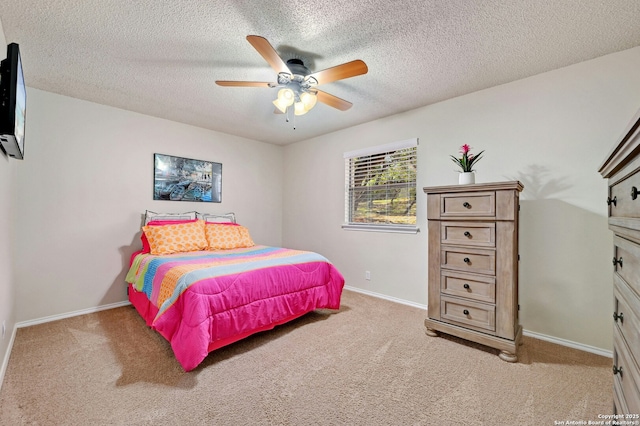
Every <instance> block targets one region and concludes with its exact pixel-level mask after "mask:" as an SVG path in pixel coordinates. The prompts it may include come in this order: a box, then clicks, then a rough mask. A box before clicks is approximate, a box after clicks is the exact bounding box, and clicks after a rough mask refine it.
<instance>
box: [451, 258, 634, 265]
mask: <svg viewBox="0 0 640 426" xmlns="http://www.w3.org/2000/svg"><path fill="white" fill-rule="evenodd" d="M462 260H463V261H464V263H466V264H470V263H471V259H469V258H468V257H465V258H464V259H462ZM620 260H622V258H621V259H620ZM620 264H621V265H622V263H620Z"/></svg>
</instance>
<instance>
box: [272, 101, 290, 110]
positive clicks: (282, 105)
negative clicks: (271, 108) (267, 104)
mask: <svg viewBox="0 0 640 426" xmlns="http://www.w3.org/2000/svg"><path fill="white" fill-rule="evenodd" d="M273 104H274V105H275V106H276V108H278V109H279V110H280V112H281V113H283V114H286V113H287V108H288V105H284V104H282V103H281V102H280V99H276V100H275V101H273Z"/></svg>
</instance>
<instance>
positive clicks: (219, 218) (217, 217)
mask: <svg viewBox="0 0 640 426" xmlns="http://www.w3.org/2000/svg"><path fill="white" fill-rule="evenodd" d="M198 219H202V220H204V221H205V222H229V223H236V215H235V213H226V214H213V213H198Z"/></svg>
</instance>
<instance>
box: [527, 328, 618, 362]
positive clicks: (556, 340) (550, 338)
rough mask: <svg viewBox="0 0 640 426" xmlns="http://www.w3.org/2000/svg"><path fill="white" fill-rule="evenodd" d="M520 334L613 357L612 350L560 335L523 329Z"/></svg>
mask: <svg viewBox="0 0 640 426" xmlns="http://www.w3.org/2000/svg"><path fill="white" fill-rule="evenodd" d="M522 334H524V335H525V336H528V337H533V338H534V339H539V340H544V341H546V342H551V343H555V344H557V345H561V346H567V347H569V348H573V349H578V350H581V351H584V352H589V353H592V354H596V355H601V356H606V357H608V358H613V351H608V350H606V349H601V348H596V347H595V346H589V345H585V344H584V343H578V342H573V341H571V340H566V339H561V338H560V337H553V336H547V335H546V334H540V333H536V332H534V331H527V330H523V331H522Z"/></svg>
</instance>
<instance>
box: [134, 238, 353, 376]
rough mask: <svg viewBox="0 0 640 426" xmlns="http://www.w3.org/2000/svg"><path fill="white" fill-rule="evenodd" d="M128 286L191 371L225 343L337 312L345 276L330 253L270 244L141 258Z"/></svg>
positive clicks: (143, 255)
mask: <svg viewBox="0 0 640 426" xmlns="http://www.w3.org/2000/svg"><path fill="white" fill-rule="evenodd" d="M126 281H127V282H128V283H130V284H131V286H132V287H133V289H134V290H135V291H137V292H141V293H143V294H144V295H145V296H146V299H148V301H149V302H150V304H151V305H153V306H154V307H155V308H156V309H152V310H151V312H153V318H145V319H146V320H147V322H148V323H149V324H150V325H151V327H152V328H154V329H156V330H157V331H158V332H159V333H160V334H162V335H163V336H164V337H165V338H166V339H167V340H168V341H169V342H171V346H172V348H173V351H174V353H175V354H176V358H177V359H178V361H179V362H180V363H181V364H182V366H183V367H184V368H185V370H187V371H189V370H191V369H193V368H195V367H196V366H197V365H198V364H199V363H200V362H201V361H202V360H203V359H204V358H205V357H206V355H207V354H208V353H209V351H210V350H212V348H215V347H219V346H220V345H219V344H217V343H219V342H227V341H229V342H231V341H233V340H234V336H247V335H249V334H252V333H253V332H256V331H261V330H265V329H269V328H272V327H273V326H274V325H277V324H281V323H283V322H286V321H288V320H290V319H293V318H296V317H298V316H300V315H303V314H304V313H307V312H310V311H312V310H314V309H319V308H330V309H338V308H339V306H340V296H341V294H342V288H343V286H344V278H343V277H342V275H341V274H340V273H339V272H338V270H337V269H336V268H335V267H334V266H333V265H332V264H331V263H330V262H329V261H328V260H327V259H326V258H324V257H323V256H321V255H319V254H317V253H313V252H308V251H299V250H291V249H285V248H279V247H268V246H254V247H250V248H242V249H234V250H220V251H197V252H189V253H177V254H172V255H164V256H155V255H151V254H139V255H137V256H135V258H134V260H133V262H132V264H131V267H130V269H129V272H128V274H127V276H126ZM130 298H131V295H130ZM132 301H133V300H132ZM135 305H136V304H135V303H134V306H135ZM136 308H138V306H136ZM138 310H139V311H140V309H138ZM142 313H143V312H141V314H142ZM143 316H145V315H144V314H143ZM147 316H148V314H147Z"/></svg>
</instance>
